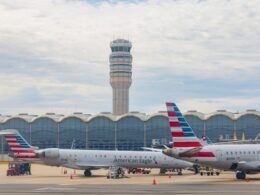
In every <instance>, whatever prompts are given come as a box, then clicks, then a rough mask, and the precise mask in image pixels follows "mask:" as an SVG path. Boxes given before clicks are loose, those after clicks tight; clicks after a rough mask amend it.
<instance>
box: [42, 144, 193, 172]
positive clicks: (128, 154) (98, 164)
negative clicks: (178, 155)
mask: <svg viewBox="0 0 260 195" xmlns="http://www.w3.org/2000/svg"><path fill="white" fill-rule="evenodd" d="M47 150H52V149H47ZM54 150H58V153H59V155H58V156H54V157H51V158H49V157H47V156H45V157H41V158H40V159H39V160H37V161H38V163H43V164H47V165H52V166H63V167H67V168H74V169H82V170H84V169H96V168H97V169H98V168H107V167H111V166H119V167H124V168H131V167H132V168H134V167H142V168H169V169H170V168H175V169H182V168H188V167H192V165H193V164H192V163H190V162H186V161H183V160H178V159H174V158H172V157H168V156H166V155H164V154H163V153H162V152H151V151H106V150H73V149H54ZM42 151H44V150H42Z"/></svg>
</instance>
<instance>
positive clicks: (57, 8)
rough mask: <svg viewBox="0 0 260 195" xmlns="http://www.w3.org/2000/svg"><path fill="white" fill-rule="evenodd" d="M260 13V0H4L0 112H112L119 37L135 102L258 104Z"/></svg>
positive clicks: (237, 108) (154, 107) (144, 107)
mask: <svg viewBox="0 0 260 195" xmlns="http://www.w3.org/2000/svg"><path fill="white" fill-rule="evenodd" d="M259 21H260V3H259V0H250V1H245V0H163V1H160V0H143V1H137V0H133V1H131V0H125V1H116V0H108V1H105V0H103V1H102V0H98V1H95V0H44V1H41V0H12V1H10V0H0V24H1V25H0V80H1V81H0V113H1V114H2V115H6V114H12V115H15V114H18V113H29V114H44V113H46V112H55V113H59V114H70V113H73V112H83V113H90V114H96V113H99V112H103V111H108V112H109V111H111V110H112V89H111V86H110V83H109V54H110V53H111V50H110V48H109V44H110V41H112V40H113V39H115V38H124V39H129V40H130V41H131V42H132V44H133V47H132V55H133V77H132V79H133V83H132V85H131V88H130V111H140V112H144V113H148V114H149V113H154V112H157V111H159V110H166V109H165V106H164V103H165V102H166V101H174V102H176V103H177V104H178V105H179V107H180V108H181V109H182V110H183V111H187V110H197V111H200V112H204V113H210V112H214V111H216V110H219V109H225V110H228V111H231V112H243V111H245V110H246V109H257V110H260V25H259Z"/></svg>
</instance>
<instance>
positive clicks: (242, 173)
mask: <svg viewBox="0 0 260 195" xmlns="http://www.w3.org/2000/svg"><path fill="white" fill-rule="evenodd" d="M236 177H237V179H246V173H245V172H243V171H238V172H237V173H236Z"/></svg>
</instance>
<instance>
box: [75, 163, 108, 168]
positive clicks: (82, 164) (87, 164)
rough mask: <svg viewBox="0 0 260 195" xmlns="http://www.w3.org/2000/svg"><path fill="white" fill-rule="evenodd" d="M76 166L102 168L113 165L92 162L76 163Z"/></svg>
mask: <svg viewBox="0 0 260 195" xmlns="http://www.w3.org/2000/svg"><path fill="white" fill-rule="evenodd" d="M76 166H77V167H79V168H81V169H101V168H108V167H112V166H113V165H108V164H91V163H76Z"/></svg>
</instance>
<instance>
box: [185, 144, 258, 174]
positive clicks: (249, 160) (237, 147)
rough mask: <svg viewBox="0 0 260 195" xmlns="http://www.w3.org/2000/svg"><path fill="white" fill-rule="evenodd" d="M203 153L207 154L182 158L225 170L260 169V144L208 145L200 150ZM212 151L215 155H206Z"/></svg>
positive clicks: (256, 170)
mask: <svg viewBox="0 0 260 195" xmlns="http://www.w3.org/2000/svg"><path fill="white" fill-rule="evenodd" d="M202 153H204V154H206V155H204V156H203V155H197V156H196V155H195V156H194V157H182V158H181V159H183V160H187V161H190V162H196V163H198V164H202V165H206V166H213V167H216V168H219V169H223V170H241V171H248V172H250V171H251V172H258V171H260V145H259V144H232V145H231V144H230V145H229V144H227V145H207V146H204V147H203V148H202V150H200V154H202ZM210 153H212V154H213V155H214V156H211V157H210V155H209V156H208V157H206V156H207V155H208V154H210Z"/></svg>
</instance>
